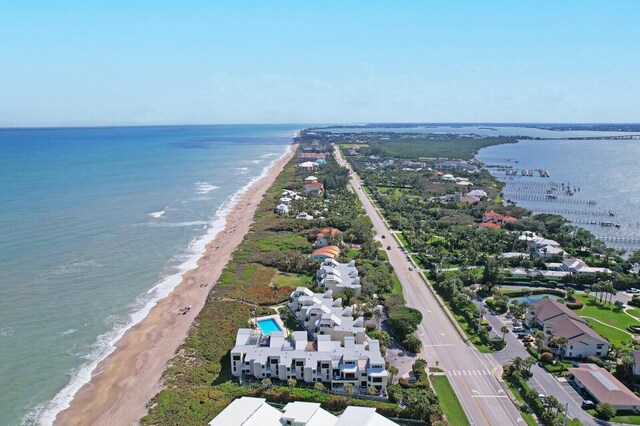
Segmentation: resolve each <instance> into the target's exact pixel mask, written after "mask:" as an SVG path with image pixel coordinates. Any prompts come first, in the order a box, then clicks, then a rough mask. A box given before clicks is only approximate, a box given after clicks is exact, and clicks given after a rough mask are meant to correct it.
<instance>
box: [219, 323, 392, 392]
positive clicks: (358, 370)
mask: <svg viewBox="0 0 640 426" xmlns="http://www.w3.org/2000/svg"><path fill="white" fill-rule="evenodd" d="M231 372H232V374H233V375H234V376H236V377H238V378H240V380H241V381H242V380H243V379H245V378H246V377H253V378H256V379H258V380H261V379H264V378H274V379H279V380H282V381H285V380H288V379H296V380H302V381H304V382H306V383H314V382H323V383H325V384H326V385H327V386H328V387H329V388H330V389H336V390H340V389H342V388H343V386H344V385H345V384H347V383H350V384H351V385H353V387H354V389H358V388H368V387H369V386H375V388H376V389H377V390H378V392H381V393H382V392H384V390H385V389H386V387H387V380H388V373H387V370H385V362H384V358H383V357H382V355H381V354H380V343H379V342H378V341H377V340H369V341H368V343H364V344H359V343H356V341H355V338H354V337H352V336H345V337H344V339H343V341H342V342H341V341H332V340H331V336H329V335H318V336H317V338H316V340H315V341H309V340H308V335H307V332H306V331H294V332H293V333H291V339H290V340H287V339H285V338H284V332H282V331H276V332H272V333H271V334H270V335H269V336H264V335H263V334H262V333H261V332H260V331H259V330H253V329H245V328H241V329H239V330H238V334H237V336H236V344H235V347H234V348H233V349H232V350H231Z"/></svg>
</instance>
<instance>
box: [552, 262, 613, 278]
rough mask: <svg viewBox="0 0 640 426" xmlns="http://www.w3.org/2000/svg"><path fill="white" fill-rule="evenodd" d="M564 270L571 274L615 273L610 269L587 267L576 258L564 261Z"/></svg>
mask: <svg viewBox="0 0 640 426" xmlns="http://www.w3.org/2000/svg"><path fill="white" fill-rule="evenodd" d="M562 270H564V271H568V272H571V273H572V274H589V273H591V274H593V273H597V272H599V273H603V274H612V273H613V272H612V271H611V269H609V268H595V267H592V266H589V265H587V264H586V263H585V262H584V261H583V260H581V259H576V258H567V259H564V260H563V261H562Z"/></svg>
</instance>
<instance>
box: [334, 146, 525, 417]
mask: <svg viewBox="0 0 640 426" xmlns="http://www.w3.org/2000/svg"><path fill="white" fill-rule="evenodd" d="M335 153H336V159H337V161H338V163H339V164H341V165H343V166H345V167H347V168H348V169H349V171H350V172H351V181H350V183H351V186H352V188H353V190H354V191H355V193H356V195H357V196H358V198H359V199H360V201H361V203H362V206H363V208H364V209H365V211H366V212H367V215H368V216H369V218H370V219H371V221H372V222H373V227H374V229H375V231H376V234H377V237H376V238H377V239H378V241H380V242H383V241H385V240H381V239H380V237H381V236H382V235H385V236H386V237H387V238H391V229H390V228H389V225H388V224H387V223H386V221H385V219H384V218H383V216H382V215H381V214H380V211H379V210H378V209H377V208H376V207H375V205H374V204H373V202H372V201H371V199H370V198H369V197H368V196H367V194H366V193H365V191H364V190H363V185H364V184H363V182H362V180H361V179H360V177H359V176H358V175H357V174H356V172H355V171H353V169H352V168H351V166H350V165H349V163H347V161H346V160H345V159H344V157H343V156H342V154H341V152H340V150H339V149H338V148H337V147H336V149H335ZM387 241H389V240H387ZM391 247H392V248H391V250H389V251H387V254H388V256H389V262H390V263H391V265H392V266H393V268H394V270H395V272H396V274H397V276H398V279H399V280H400V283H401V284H402V291H403V293H404V298H405V300H406V301H407V306H409V307H411V308H414V309H418V310H419V311H420V312H422V314H423V320H422V323H420V325H419V326H418V329H417V330H416V332H415V335H416V337H418V338H419V339H420V341H421V342H422V344H423V350H422V352H421V353H420V354H418V356H419V357H421V358H424V359H426V360H427V362H428V363H429V365H430V366H435V363H436V361H438V363H439V367H440V368H442V369H443V370H444V372H445V374H447V375H448V376H449V381H450V382H451V386H452V388H453V390H454V392H455V393H456V395H457V397H458V399H459V400H460V403H461V404H462V407H463V409H464V411H465V414H466V415H467V418H468V420H469V422H470V423H471V424H472V425H476V426H479V425H486V426H493V425H518V424H525V423H524V419H523V418H522V416H520V413H519V412H518V410H517V409H516V407H515V406H514V404H513V403H512V402H511V400H510V399H509V397H508V395H507V393H506V392H505V387H506V386H503V384H501V378H500V375H501V372H502V367H501V366H500V365H499V364H498V363H497V362H496V361H495V360H494V359H493V358H492V357H486V356H484V355H483V354H481V353H479V352H478V350H477V349H476V348H475V347H473V346H471V345H470V344H468V342H465V341H464V340H463V339H462V338H461V336H460V334H458V331H457V330H456V329H455V327H454V325H453V324H452V322H451V321H450V320H449V319H448V318H447V314H446V313H445V311H444V309H446V308H444V307H443V306H442V303H441V302H440V301H439V300H438V298H437V297H436V296H435V294H434V293H433V292H432V291H431V290H430V289H429V288H428V287H427V284H426V281H425V280H424V279H423V277H421V276H420V275H419V274H421V273H420V272H419V271H415V270H413V271H411V270H409V269H408V268H409V266H412V267H413V266H414V265H413V264H411V263H410V262H409V261H407V259H406V255H405V254H403V253H402V252H401V251H400V247H399V246H398V245H397V244H395V243H394V244H392V246H391ZM451 373H453V374H451Z"/></svg>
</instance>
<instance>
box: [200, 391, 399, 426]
mask: <svg viewBox="0 0 640 426" xmlns="http://www.w3.org/2000/svg"><path fill="white" fill-rule="evenodd" d="M283 425H287V426H393V425H397V423H394V422H392V421H391V420H389V419H387V418H386V417H384V416H381V415H380V414H378V413H376V409H375V408H369V407H352V406H349V407H347V408H346V409H345V410H344V411H343V412H342V414H341V415H340V416H334V415H333V414H331V413H330V412H328V411H326V410H324V409H322V408H321V407H320V403H318V402H302V401H294V402H290V403H288V404H287V405H285V406H284V408H282V410H278V409H277V408H274V407H272V406H271V405H269V404H268V403H267V400H266V399H265V398H253V397H250V396H243V397H241V398H238V399H235V400H234V401H233V402H231V404H229V405H228V406H227V407H226V408H225V409H224V410H222V411H221V412H220V414H218V415H217V416H216V417H215V418H214V419H213V420H211V421H210V422H209V426H283Z"/></svg>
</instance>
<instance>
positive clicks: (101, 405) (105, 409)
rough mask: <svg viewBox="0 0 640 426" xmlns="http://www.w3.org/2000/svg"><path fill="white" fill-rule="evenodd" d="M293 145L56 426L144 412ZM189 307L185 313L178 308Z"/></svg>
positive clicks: (126, 420)
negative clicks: (196, 264)
mask: <svg viewBox="0 0 640 426" xmlns="http://www.w3.org/2000/svg"><path fill="white" fill-rule="evenodd" d="M296 148H297V145H292V146H290V147H289V150H288V151H287V153H286V154H285V155H284V156H283V157H282V158H280V159H279V160H278V161H276V162H275V163H274V165H273V166H272V167H271V169H270V170H269V172H268V174H267V175H266V176H265V177H264V178H263V179H261V180H260V181H258V182H256V183H254V184H253V185H252V186H251V187H250V188H249V189H248V190H247V192H246V193H245V194H244V195H243V196H242V198H241V199H240V200H239V201H238V203H237V204H236V205H235V207H234V208H233V210H232V211H231V212H230V213H229V215H228V216H227V224H226V226H225V229H224V231H222V232H221V233H219V234H218V235H217V236H216V238H215V240H214V241H213V242H212V243H211V244H210V245H209V246H207V249H206V251H205V253H204V255H203V256H202V257H201V258H200V260H198V266H197V267H196V268H195V269H193V270H191V271H188V272H186V273H185V274H184V275H183V277H182V282H181V283H180V284H179V285H178V286H177V287H176V288H175V289H174V290H173V291H172V292H171V293H170V294H169V295H168V296H167V297H165V298H164V299H161V300H160V301H158V303H157V305H156V306H155V307H153V309H151V311H150V312H149V314H148V315H147V316H146V317H145V318H144V319H143V320H142V321H141V322H139V323H138V324H136V325H135V326H134V327H132V328H131V329H129V330H128V331H127V332H126V333H125V334H124V335H123V336H122V338H121V339H120V340H119V341H118V342H117V343H116V348H115V350H114V351H113V352H112V353H111V354H110V355H109V356H107V357H106V358H105V359H104V360H103V361H101V362H100V363H99V364H98V365H97V367H96V368H95V370H94V371H93V373H92V377H91V380H90V381H89V383H87V384H85V385H84V386H83V387H82V388H80V390H79V391H78V392H77V393H76V395H75V396H74V398H73V400H72V401H71V404H70V406H69V407H68V408H67V409H65V410H64V411H61V412H60V413H59V414H58V415H57V417H56V420H55V422H54V424H56V425H130V424H136V423H137V422H138V421H139V420H140V419H141V418H142V417H144V415H145V414H146V412H147V410H146V405H147V403H148V402H149V400H151V398H152V397H154V396H155V395H156V394H157V393H158V392H159V391H160V390H161V389H162V384H161V382H160V379H161V376H162V373H163V372H164V370H165V368H166V366H167V363H168V362H169V361H170V360H171V358H172V357H173V355H174V354H175V352H176V350H177V349H178V347H179V346H180V345H181V344H182V342H183V341H184V339H185V338H186V337H187V334H188V332H189V328H190V327H191V324H192V322H193V320H194V319H195V317H196V316H197V315H198V313H199V312H200V310H201V309H202V307H203V306H204V303H205V301H206V298H207V294H208V293H209V291H210V290H211V287H212V285H213V283H215V282H216V281H217V280H218V278H219V277H220V274H221V273H222V270H223V269H224V267H225V265H226V264H227V262H228V261H229V260H230V259H231V255H232V253H233V251H234V250H235V249H236V247H237V246H238V245H239V244H240V242H241V241H242V239H243V238H244V236H245V234H246V233H247V231H248V230H249V227H250V226H251V223H252V222H253V216H254V214H255V210H256V207H257V205H258V204H259V203H260V201H261V200H262V197H263V196H264V194H265V192H266V191H267V189H268V188H269V187H270V186H271V185H272V184H273V182H274V181H275V179H276V177H277V176H278V175H279V174H280V172H281V171H282V169H283V167H284V165H285V164H286V163H287V162H288V161H289V160H290V159H291V157H292V156H293V154H294V153H295V150H296ZM189 305H191V309H190V311H189V312H188V313H187V314H186V315H179V311H180V309H181V308H183V307H185V306H189Z"/></svg>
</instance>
